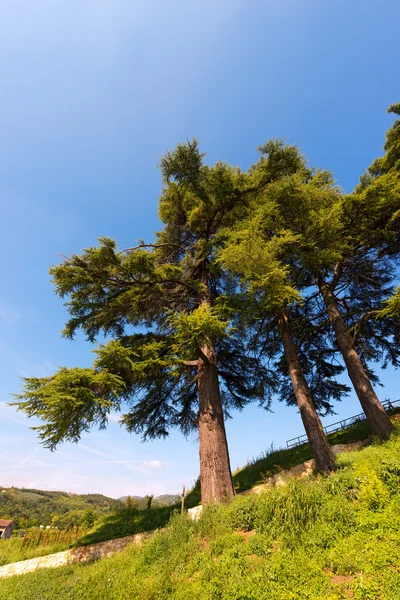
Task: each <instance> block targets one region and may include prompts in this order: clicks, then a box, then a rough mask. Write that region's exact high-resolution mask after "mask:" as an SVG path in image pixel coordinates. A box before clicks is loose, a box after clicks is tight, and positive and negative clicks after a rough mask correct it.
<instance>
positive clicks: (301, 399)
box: [278, 313, 335, 473]
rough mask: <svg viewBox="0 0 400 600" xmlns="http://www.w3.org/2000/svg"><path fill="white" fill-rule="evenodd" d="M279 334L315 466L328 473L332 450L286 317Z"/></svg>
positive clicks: (280, 318)
mask: <svg viewBox="0 0 400 600" xmlns="http://www.w3.org/2000/svg"><path fill="white" fill-rule="evenodd" d="M278 324H279V332H280V335H281V339H282V343H283V348H284V351H285V358H286V363H287V366H288V369H289V375H290V379H291V380H292V385H293V392H294V395H295V397H296V401H297V405H298V407H299V410H300V415H301V418H302V421H303V425H304V429H305V430H306V434H307V437H308V441H309V443H310V448H311V452H312V455H313V457H314V459H315V466H316V469H317V471H319V472H320V473H329V472H330V471H332V470H333V468H334V466H335V458H334V455H333V452H332V449H331V447H330V445H329V443H328V440H327V439H326V436H325V432H324V429H323V427H322V424H321V421H320V418H319V416H318V414H317V411H316V408H315V404H314V401H313V399H312V397H311V393H310V389H309V387H308V384H307V381H306V379H305V377H304V373H303V369H302V368H301V365H300V362H299V357H298V353H297V348H296V346H295V344H294V342H293V337H292V334H291V331H290V327H289V322H288V318H287V315H285V314H283V313H282V314H280V315H279V317H278Z"/></svg>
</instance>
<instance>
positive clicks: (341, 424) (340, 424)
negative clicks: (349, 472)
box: [286, 400, 400, 448]
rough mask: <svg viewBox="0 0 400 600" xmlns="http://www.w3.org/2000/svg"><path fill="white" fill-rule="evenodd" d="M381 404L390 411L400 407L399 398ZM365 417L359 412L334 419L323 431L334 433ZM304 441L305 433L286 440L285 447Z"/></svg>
mask: <svg viewBox="0 0 400 600" xmlns="http://www.w3.org/2000/svg"><path fill="white" fill-rule="evenodd" d="M382 406H383V408H384V409H385V410H386V412H390V411H392V410H396V408H400V400H393V401H392V400H384V401H383V402H382ZM365 419H366V417H365V414H364V413H360V414H359V415H354V417H349V418H348V419H342V420H341V421H336V423H331V424H330V425H326V426H325V427H324V431H325V433H326V434H327V435H328V434H329V433H336V432H337V431H342V429H346V428H347V427H350V425H354V424H355V423H359V422H360V421H365ZM306 442H308V439H307V435H306V434H304V435H299V436H298V437H294V438H292V439H290V440H288V441H287V442H286V447H287V448H295V447H296V446H300V445H301V444H305V443H306Z"/></svg>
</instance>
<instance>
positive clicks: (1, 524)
mask: <svg viewBox="0 0 400 600" xmlns="http://www.w3.org/2000/svg"><path fill="white" fill-rule="evenodd" d="M11 523H14V521H10V520H9V519H0V527H8V525H11Z"/></svg>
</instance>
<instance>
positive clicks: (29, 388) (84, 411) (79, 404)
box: [13, 367, 125, 450]
mask: <svg viewBox="0 0 400 600" xmlns="http://www.w3.org/2000/svg"><path fill="white" fill-rule="evenodd" d="M124 390H125V384H124V382H123V381H122V379H121V378H120V377H119V376H118V375H113V374H111V373H109V372H108V371H106V370H95V369H81V368H74V369H67V368H66V367H62V368H61V369H59V370H58V371H57V372H56V373H55V374H54V375H52V376H51V377H42V378H37V377H30V378H27V379H26V380H25V389H24V393H23V394H19V395H16V397H17V398H18V399H19V400H20V401H19V402H17V403H14V404H13V406H17V407H18V409H19V410H23V411H25V412H26V414H27V415H28V416H29V417H33V416H34V417H37V418H39V419H41V420H42V421H45V424H44V425H40V426H38V427H33V429H35V430H37V431H39V432H40V433H39V437H40V438H41V440H42V441H43V445H44V446H45V447H47V448H50V449H51V450H54V448H55V447H56V446H57V445H58V444H59V443H60V442H61V441H64V440H68V441H71V442H77V441H78V440H79V439H80V436H81V434H82V433H83V432H84V431H88V430H89V428H90V427H91V426H92V425H93V424H95V425H97V426H98V427H99V428H100V429H104V428H105V427H106V425H107V417H108V414H109V413H110V412H111V411H113V410H117V409H118V408H119V406H120V396H121V395H122V394H123V392H124Z"/></svg>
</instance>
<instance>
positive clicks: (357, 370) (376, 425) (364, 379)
mask: <svg viewBox="0 0 400 600" xmlns="http://www.w3.org/2000/svg"><path fill="white" fill-rule="evenodd" d="M319 289H320V291H321V293H322V296H323V298H324V302H325V306H326V309H327V311H328V315H329V320H330V322H331V325H332V327H333V330H334V332H335V336H336V341H337V343H338V346H339V350H340V352H341V354H342V356H343V360H344V362H345V364H346V367H347V372H348V374H349V377H350V379H351V382H352V384H353V387H354V389H355V392H356V394H357V396H358V399H359V401H360V403H361V406H362V409H363V411H364V413H365V416H366V418H367V421H368V423H369V426H370V428H371V433H372V434H373V435H377V436H378V437H379V438H380V439H382V440H387V439H389V438H390V435H391V433H392V431H393V429H394V426H393V424H392V422H391V420H390V419H389V417H388V415H387V414H386V411H385V409H384V408H383V406H382V404H381V403H380V402H379V399H378V396H377V395H376V393H375V391H374V388H373V387H372V385H371V382H370V380H369V377H368V375H367V373H366V372H365V369H364V367H363V364H362V362H361V359H360V357H359V356H358V354H357V352H356V350H355V349H354V347H353V341H352V339H351V336H350V334H349V332H348V329H347V325H346V323H345V321H344V319H343V317H342V315H341V314H340V311H339V307H338V305H337V302H336V299H335V296H334V295H333V293H332V291H331V290H330V288H329V287H328V286H327V285H326V284H325V283H320V284H319Z"/></svg>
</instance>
